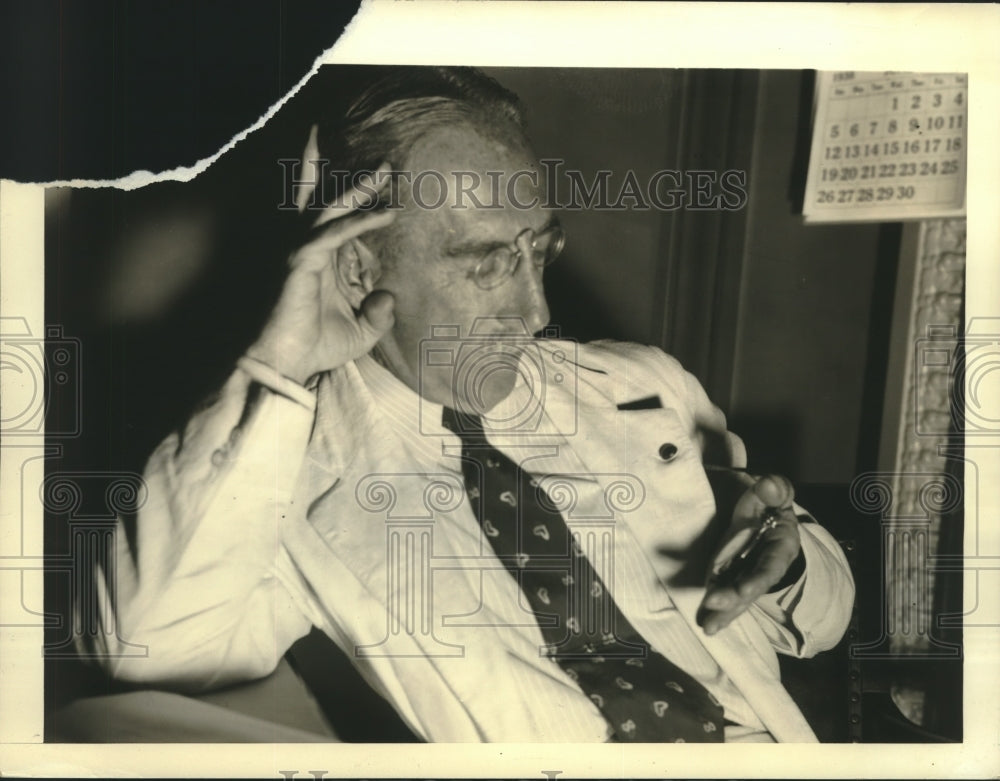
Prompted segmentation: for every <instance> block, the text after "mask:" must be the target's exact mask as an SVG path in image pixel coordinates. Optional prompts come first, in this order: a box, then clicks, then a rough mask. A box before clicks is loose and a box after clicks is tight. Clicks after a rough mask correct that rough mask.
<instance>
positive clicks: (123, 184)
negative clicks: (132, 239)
mask: <svg viewBox="0 0 1000 781" xmlns="http://www.w3.org/2000/svg"><path fill="white" fill-rule="evenodd" d="M371 4H372V0H363V2H362V3H361V6H360V7H359V9H358V12H357V13H356V14H355V15H354V17H353V18H352V19H351V20H350V21H349V22H348V23H347V25H346V26H345V27H344V30H343V32H342V33H341V34H340V36H339V37H338V38H337V41H335V42H334V44H333V45H332V46H330V47H329V48H328V49H326V50H324V51H323V52H321V53H320V54H319V56H318V57H316V59H315V60H313V64H312V67H311V68H310V69H309V70H308V72H307V73H306V74H305V75H304V76H303V77H302V78H301V79H299V81H298V83H296V84H295V85H294V86H293V87H292V88H291V89H290V90H289V91H288V92H287V93H285V95H284V96H282V97H281V98H280V99H279V100H278V101H277V102H276V103H275V104H274V105H272V106H271V107H270V108H269V109H268V110H267V111H266V112H265V113H264V114H262V115H261V116H260V118H259V119H258V120H257V121H256V122H254V123H253V124H252V125H250V127H248V128H246V129H244V130H241V131H240V132H239V133H237V134H236V135H234V136H233V137H232V139H230V140H229V142H228V143H226V144H225V145H224V146H223V147H222V148H221V149H219V151H218V152H216V153H215V154H213V155H211V156H210V157H206V158H203V159H201V160H199V161H198V162H196V163H195V164H194V165H190V166H179V167H177V168H171V169H170V170H168V171H161V172H160V173H153V172H152V171H146V170H140V171H133V172H132V173H130V174H127V175H126V176H121V177H118V178H117V179H68V180H56V181H51V182H30V183H26V184H40V185H42V186H45V187H75V188H100V187H114V188H117V189H119V190H137V189H139V188H140V187H145V186H146V185H149V184H154V183H156V182H189V181H191V180H192V179H194V178H195V177H196V176H198V175H199V174H200V173H202V172H204V171H206V170H207V169H208V167H209V166H211V165H212V164H213V163H214V162H215V161H216V160H218V159H219V158H220V157H222V156H223V155H224V154H225V153H226V152H228V151H229V150H231V149H232V148H233V147H235V146H236V145H237V144H238V143H240V142H241V141H242V140H243V139H245V138H246V137H247V136H249V135H250V134H251V133H253V132H254V131H255V130H258V129H259V128H261V127H263V126H264V125H265V124H266V123H267V122H268V120H270V119H271V117H273V116H274V115H275V114H276V113H277V112H278V111H279V110H280V109H281V108H282V106H284V105H285V104H286V103H287V102H288V101H289V100H291V98H292V97H294V96H295V94H296V93H297V92H298V91H299V90H300V89H302V87H303V86H305V84H306V83H307V82H308V81H309V79H311V78H312V77H313V76H315V75H316V73H317V72H318V71H319V69H320V67H321V66H322V65H326V64H328V63H332V62H335V59H336V58H335V52H336V49H337V47H338V46H339V45H340V43H341V41H342V40H343V39H344V37H345V36H347V35H348V34H349V33H350V31H351V30H352V29H354V28H356V27H357V23H358V18H359V17H360V16H361V15H362V14H363V13H366V9H368V8H369V7H370V6H371Z"/></svg>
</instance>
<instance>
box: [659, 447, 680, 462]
mask: <svg viewBox="0 0 1000 781" xmlns="http://www.w3.org/2000/svg"><path fill="white" fill-rule="evenodd" d="M660 458H662V459H663V460H664V461H673V460H674V459H675V458H677V445H675V444H674V443H673V442H664V443H663V444H662V445H660Z"/></svg>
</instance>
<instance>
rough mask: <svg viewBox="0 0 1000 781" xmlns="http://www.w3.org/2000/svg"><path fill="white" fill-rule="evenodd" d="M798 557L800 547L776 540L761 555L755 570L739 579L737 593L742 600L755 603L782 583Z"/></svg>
mask: <svg viewBox="0 0 1000 781" xmlns="http://www.w3.org/2000/svg"><path fill="white" fill-rule="evenodd" d="M797 555H798V545H797V544H793V543H792V542H790V541H786V540H783V539H782V540H776V541H775V542H773V543H771V544H768V545H767V546H766V547H765V548H764V549H763V550H762V551H761V554H760V557H759V558H758V560H757V562H756V563H755V565H754V567H753V569H752V570H751V571H750V572H749V573H747V574H746V576H745V577H741V578H738V579H737V582H736V584H735V586H736V593H737V594H738V595H739V597H740V599H742V600H744V601H746V602H753V601H754V600H755V599H757V598H758V597H760V596H762V595H764V594H766V593H767V592H768V590H769V589H770V588H771V586H773V585H774V584H775V583H777V582H778V581H780V580H781V579H782V578H783V577H784V575H785V573H786V572H787V571H788V568H789V567H790V566H791V565H792V562H793V561H795V557H796V556H797Z"/></svg>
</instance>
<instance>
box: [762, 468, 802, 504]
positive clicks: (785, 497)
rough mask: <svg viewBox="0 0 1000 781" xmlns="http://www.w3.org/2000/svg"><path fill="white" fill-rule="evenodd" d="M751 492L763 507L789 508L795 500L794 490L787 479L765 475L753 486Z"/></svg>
mask: <svg viewBox="0 0 1000 781" xmlns="http://www.w3.org/2000/svg"><path fill="white" fill-rule="evenodd" d="M753 492H754V494H756V496H757V498H758V499H760V500H761V501H762V502H763V503H764V506H765V507H778V508H785V507H791V506H792V502H793V501H794V500H795V488H794V487H793V486H792V483H791V481H789V480H788V478H787V477H782V476H781V475H765V476H764V477H762V478H760V480H758V481H757V482H756V483H754V486H753Z"/></svg>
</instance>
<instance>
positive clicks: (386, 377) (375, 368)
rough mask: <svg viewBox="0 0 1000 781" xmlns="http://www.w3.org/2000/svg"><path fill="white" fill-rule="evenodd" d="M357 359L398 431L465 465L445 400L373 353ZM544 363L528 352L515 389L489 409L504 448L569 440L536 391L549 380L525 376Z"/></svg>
mask: <svg viewBox="0 0 1000 781" xmlns="http://www.w3.org/2000/svg"><path fill="white" fill-rule="evenodd" d="M540 355H541V354H539V356H540ZM355 364H356V366H357V368H358V372H359V373H360V374H361V378H362V380H363V381H364V383H365V385H366V386H367V387H368V390H369V391H370V393H371V395H372V400H373V401H374V402H375V405H376V407H377V409H378V410H379V413H380V414H381V415H383V416H384V417H385V418H386V419H387V420H388V421H389V423H390V425H391V426H392V428H393V430H394V432H395V433H396V434H398V435H399V437H400V438H401V439H403V441H404V442H405V443H406V444H407V445H408V446H409V447H411V448H412V449H413V450H414V451H415V452H416V453H418V454H420V455H422V456H423V457H425V458H427V459H429V460H431V461H433V462H435V463H439V464H443V465H445V466H447V467H448V468H449V469H453V470H456V471H459V470H460V469H461V465H460V464H459V463H458V460H457V459H456V458H454V454H455V452H456V448H457V449H458V450H459V451H460V449H461V440H460V439H459V437H458V436H457V435H456V434H455V433H454V432H452V431H449V430H448V429H447V428H445V427H444V426H443V425H442V413H443V412H444V406H443V405H441V404H437V403H435V402H433V401H430V400H428V399H425V398H424V397H423V396H421V395H420V394H419V393H417V392H416V391H414V390H413V389H412V388H410V387H409V386H407V385H406V384H405V383H403V382H402V380H400V379H399V378H398V377H396V376H395V375H394V374H393V373H392V372H390V371H389V370H388V369H386V368H385V367H384V366H382V365H381V364H379V363H378V362H377V361H376V360H375V359H374V358H372V357H371V355H364V356H362V357H361V358H358V359H357V360H356V361H355ZM538 368H539V367H534V366H533V365H532V364H531V363H530V362H528V361H526V360H525V358H524V357H523V356H522V359H521V371H520V372H519V373H518V380H517V383H516V385H515V386H514V389H513V390H512V391H511V393H510V395H509V396H507V398H505V399H503V400H502V401H500V402H499V403H498V404H497V405H496V406H494V407H493V408H492V409H490V410H488V411H487V412H484V413H483V415H482V422H483V428H484V430H485V433H486V436H487V439H488V440H489V442H490V443H491V444H493V446H494V447H497V448H499V449H500V450H504V449H505V445H506V446H514V447H517V446H523V445H527V444H549V445H558V444H561V443H564V442H565V441H566V439H565V437H564V436H563V435H562V434H561V433H559V432H557V431H556V430H555V428H554V425H553V422H552V421H551V420H550V419H549V418H548V416H547V415H546V413H545V409H544V406H545V404H544V403H543V399H542V398H540V397H538V396H537V395H536V394H535V392H534V391H533V387H535V386H538V387H541V388H542V389H543V390H544V387H545V386H544V381H542V382H539V381H538V380H537V378H535V381H529V382H526V381H525V377H526V376H529V377H530V376H531V374H530V373H531V372H532V371H534V372H535V373H537V371H538ZM544 401H545V402H548V401H549V400H548V399H545V400H544Z"/></svg>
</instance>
